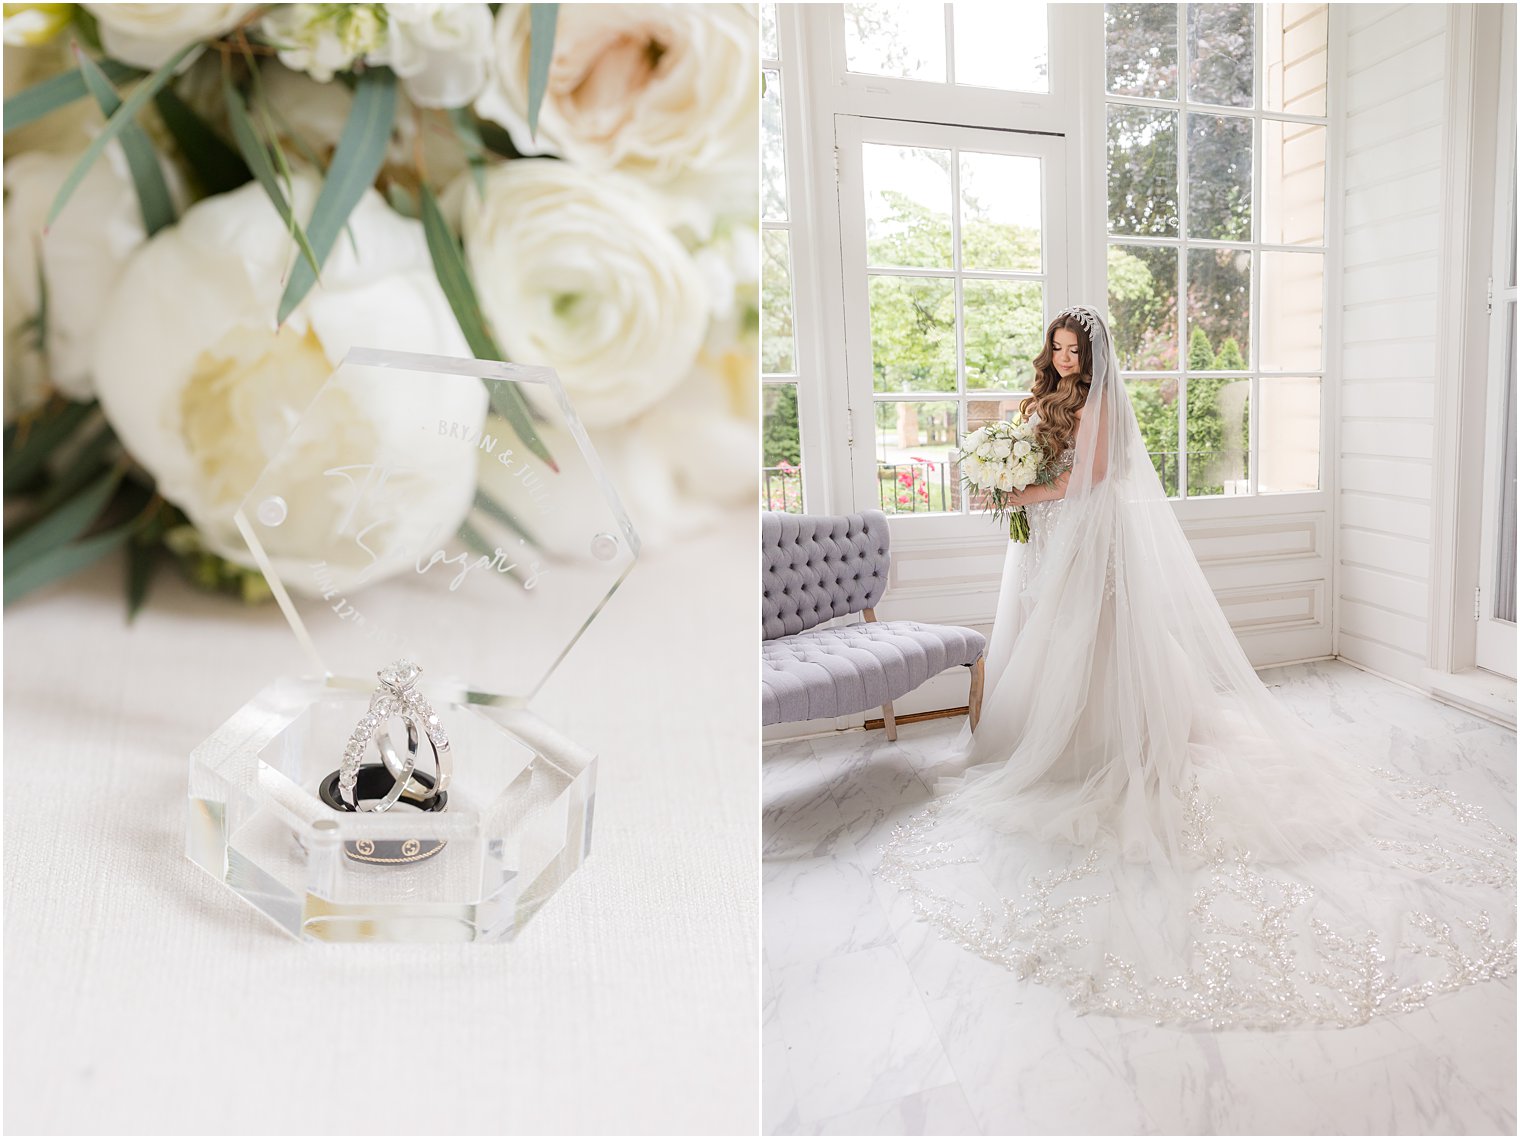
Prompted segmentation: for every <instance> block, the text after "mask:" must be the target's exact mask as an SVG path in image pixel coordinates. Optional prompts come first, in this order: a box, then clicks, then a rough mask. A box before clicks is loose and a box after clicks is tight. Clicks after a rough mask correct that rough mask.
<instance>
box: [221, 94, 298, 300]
mask: <svg viewBox="0 0 1520 1139" xmlns="http://www.w3.org/2000/svg"><path fill="white" fill-rule="evenodd" d="M222 101H223V102H224V103H226V105H227V121H228V122H230V123H231V124H232V138H233V141H234V142H236V143H237V146H238V150H239V151H241V152H242V155H243V161H244V162H246V163H247V164H248V170H249V172H250V173H251V174H252V175H253V177H254V178H255V180H257V182H258V184H259V185H260V186H262V187H263V188H264V193H265V194H267V195H268V197H269V200H270V202H272V203H273V204H274V208H275V212H276V213H278V214H279V215H280V220H281V221H283V222H284V223H285V228H286V229H287V230H289V231H290V235H291V237H292V238H293V239H294V240H295V243H296V246H297V247H298V248H299V249H300V250H301V256H303V257H305V258H306V261H307V263H308V264H310V265H311V267H312V271H313V272H314V273H315V271H316V269H317V267H318V261H317V254H316V251H315V250H314V249H312V247H311V242H310V240H308V238H307V236H306V230H305V229H304V228H303V227H302V226H301V221H300V219H299V218H297V217H296V215H295V211H294V210H293V209H291V206H290V202H289V201H288V200H287V199H286V197H285V191H284V190H282V189H280V178H279V175H278V174H276V173H275V168H274V165H273V163H271V162H270V160H269V151H268V150H266V149H265V147H264V144H263V142H262V141H261V140H260V139H259V134H258V131H256V130H255V129H254V126H253V120H252V119H251V118H249V117H248V108H247V107H246V106H245V105H244V103H243V96H242V95H240V94H239V93H238V89H237V88H236V87H234V86H233V85H232V81H231V80H230V79H228V78H227V77H225V76H224V77H223V79H222Z"/></svg>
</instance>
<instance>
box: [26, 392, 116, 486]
mask: <svg viewBox="0 0 1520 1139" xmlns="http://www.w3.org/2000/svg"><path fill="white" fill-rule="evenodd" d="M94 410H95V404H94V403H93V402H91V403H66V404H64V405H63V407H62V408H61V409H59V410H58V411H55V412H53V413H52V414H50V415H45V416H41V417H39V418H38V419H37V420H36V421H35V422H34V423H32V424H30V425H29V426H28V427H27V428H26V429H25V431H24V432H23V431H18V432H17V434H16V439H17V440H18V441H17V442H13V444H12V446H11V448H10V449H9V450H7V451H6V453H5V467H4V470H5V490H6V493H7V494H9V493H12V492H14V491H16V490H19V489H21V488H22V487H23V486H25V485H26V484H27V483H28V482H30V481H31V479H32V478H33V477H34V476H35V475H37V474H38V473H40V472H41V470H42V468H43V466H44V465H45V464H46V463H47V461H48V458H49V457H50V456H51V455H52V454H53V449H54V448H55V447H57V446H59V445H60V444H61V443H62V442H63V441H64V440H65V439H67V438H68V437H69V436H70V435H72V434H73V433H74V430H75V428H77V427H78V426H79V425H80V424H82V423H83V422H84V421H85V420H86V419H88V418H89V416H90V413H91V412H92V411H94Z"/></svg>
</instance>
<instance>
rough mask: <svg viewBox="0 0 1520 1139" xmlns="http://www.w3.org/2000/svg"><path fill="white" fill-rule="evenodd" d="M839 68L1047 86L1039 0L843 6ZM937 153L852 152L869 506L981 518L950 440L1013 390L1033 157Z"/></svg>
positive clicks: (1018, 396)
mask: <svg viewBox="0 0 1520 1139" xmlns="http://www.w3.org/2000/svg"><path fill="white" fill-rule="evenodd" d="M844 33H845V35H844V40H845V64H846V67H847V69H848V70H849V71H852V72H856V73H860V74H869V75H881V76H887V77H893V78H901V79H910V80H916V81H919V82H923V83H935V84H949V85H952V86H958V87H983V88H989V89H996V90H1001V91H1021V92H1033V93H1045V92H1048V91H1049V90H1050V62H1049V42H1050V40H1049V19H1048V15H1047V11H1046V6H1045V5H1044V4H1008V5H970V4H968V5H952V4H943V5H940V4H922V3H913V2H905V0H896V2H889V3H855V4H845V5H844ZM971 133H972V135H974V136H975V138H967V139H966V141H965V142H964V143H962V142H961V141H959V139H960V138H962V137H964V136H957V135H956V133H955V131H954V130H953V129H951V128H948V127H947V128H943V129H941V130H940V131H939V135H938V136H937V138H942V139H943V142H944V145H921V146H912V145H897V144H886V143H871V142H868V143H866V144H864V146H863V147H862V152H861V175H862V181H863V189H864V193H865V220H866V233H865V236H866V248H865V255H866V262H867V270H866V272H867V282H868V290H869V301H870V323H871V363H872V373H873V375H872V379H873V389H874V390H873V402H874V409H875V423H874V448H875V451H876V480H875V483H876V494H875V499H876V500H875V501H874V502H873V503H872V505H874V506H879V507H880V508H881V509H882V510H884V511H886V512H887V513H889V514H946V513H963V512H966V511H968V510H974V509H980V508H981V507H982V505H983V504H982V503H980V502H979V501H973V500H972V498H971V497H969V496H967V495H966V494H965V492H964V490H963V487H962V484H961V481H960V472H959V468H958V465H957V463H956V453H957V441H958V439H959V437H960V435H961V433H962V432H965V431H971V430H974V429H975V428H977V427H978V426H980V425H981V424H983V423H985V422H987V421H989V420H998V419H1005V418H1007V417H1008V416H1009V415H1011V414H1012V412H1013V411H1014V410H1016V409H1017V407H1018V405H1019V403H1020V402H1021V400H1022V399H1023V397H1024V396H1025V395H1026V394H1028V393H1027V385H1028V382H1029V378H1030V377H1029V372H1030V368H1029V361H1030V360H1031V359H1033V357H1034V356H1035V355H1036V354H1037V353H1038V352H1039V350H1040V343H1041V337H1042V334H1043V330H1044V324H1045V310H1046V308H1047V307H1048V305H1047V293H1048V288H1047V285H1048V277H1049V272H1048V267H1047V265H1046V253H1047V250H1046V248H1045V237H1046V234H1045V230H1044V226H1043V224H1042V221H1043V218H1044V215H1045V213H1046V212H1047V211H1046V206H1045V201H1044V193H1045V188H1046V186H1047V178H1048V176H1049V172H1045V171H1042V163H1043V162H1045V161H1047V159H1046V158H1043V157H1042V156H1041V155H1040V154H1038V153H1017V152H999V151H998V150H995V149H992V146H991V145H990V144H992V143H993V142H994V141H996V142H1000V143H1003V144H1004V145H1005V146H1007V147H1009V148H1010V150H1012V151H1017V149H1018V148H1017V146H1016V145H1015V144H1014V143H1012V142H1010V141H1009V137H1011V136H998V135H995V134H991V133H989V132H980V134H977V132H971Z"/></svg>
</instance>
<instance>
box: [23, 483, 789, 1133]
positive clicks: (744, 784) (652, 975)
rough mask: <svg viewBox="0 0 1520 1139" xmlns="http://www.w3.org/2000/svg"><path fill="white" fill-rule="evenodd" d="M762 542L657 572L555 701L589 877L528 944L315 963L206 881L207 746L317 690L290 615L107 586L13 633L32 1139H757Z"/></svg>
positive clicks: (639, 586)
mask: <svg viewBox="0 0 1520 1139" xmlns="http://www.w3.org/2000/svg"><path fill="white" fill-rule="evenodd" d="M757 544H758V543H757V530H756V523H755V520H754V515H753V513H751V512H750V511H748V510H745V511H743V512H742V513H741V514H737V515H735V516H734V517H732V518H731V519H728V520H726V521H725V522H724V523H723V524H722V525H721V526H719V527H717V528H715V529H714V530H712V531H709V532H707V533H705V534H704V535H702V536H701V537H700V538H697V539H692V540H689V541H687V542H685V543H683V544H681V545H680V546H677V547H671V548H668V549H666V550H663V551H659V552H657V553H655V554H651V555H649V556H647V557H646V558H645V559H644V560H643V561H642V562H641V563H640V564H639V565H638V566H637V567H636V568H635V569H634V571H633V573H632V575H631V576H630V577H629V579H628V581H627V582H626V583H625V584H624V586H623V588H622V589H621V590H620V591H619V593H618V594H617V595H616V596H614V598H613V599H612V601H611V602H609V604H608V605H607V607H606V609H605V610H604V611H603V613H602V615H601V616H600V618H599V619H598V620H597V621H596V622H595V623H594V624H593V625H592V626H591V628H590V629H589V631H588V632H587V633H586V634H585V636H584V637H583V638H582V639H581V641H580V642H579V643H578V644H577V645H576V646H575V648H574V649H573V650H572V651H571V653H570V654H569V656H568V657H567V658H566V659H565V661H564V662H563V664H562V665H561V667H560V669H559V671H558V672H557V673H556V674H555V675H554V676H553V677H552V678H551V679H550V681H549V682H548V684H547V685H546V686H545V688H544V689H543V691H542V692H541V693H540V695H539V697H538V698H537V699H536V700H535V701H534V704H533V707H534V710H535V711H536V712H538V713H539V714H540V715H541V716H542V717H543V718H544V719H545V720H547V721H548V722H549V723H550V724H551V725H553V726H555V727H557V728H558V729H560V730H561V731H563V732H564V733H565V734H566V735H568V736H569V737H570V738H572V739H573V740H575V741H576V742H578V743H580V744H583V745H585V746H586V747H588V748H590V749H592V750H593V751H595V752H596V753H597V754H598V755H599V756H600V757H601V765H600V773H599V778H598V784H597V806H596V821H595V833H594V837H593V841H592V848H591V857H590V859H589V860H588V861H587V862H586V864H585V865H584V866H582V867H581V869H580V870H578V871H577V872H576V873H575V874H574V875H573V876H572V877H571V879H570V880H569V881H568V882H567V883H566V884H565V886H564V887H562V889H561V890H560V891H559V893H558V894H556V895H555V896H554V897H553V898H551V899H550V901H549V902H548V904H547V905H545V906H544V908H543V909H542V910H541V911H540V912H539V913H538V914H537V915H536V916H535V917H534V918H533V919H532V920H531V921H530V922H529V923H528V924H527V926H526V927H525V929H524V930H523V932H522V933H521V934H519V935H518V937H517V938H516V939H515V940H514V941H512V942H509V943H506V944H501V945H449V946H390V945H387V946H366V945H320V944H314V943H300V942H297V941H295V940H293V939H291V938H289V937H288V936H287V935H285V934H284V933H282V932H280V931H279V929H277V928H276V927H275V925H274V924H273V923H272V922H270V921H269V920H268V919H267V918H265V917H263V916H262V915H261V914H259V913H257V912H256V911H254V910H253V909H252V908H250V907H249V906H247V905H246V904H244V903H243V902H242V901H241V900H239V899H238V898H237V897H235V896H234V895H233V894H232V893H231V892H230V891H228V890H227V889H225V888H224V887H223V886H221V885H220V884H219V883H217V882H215V881H214V880H213V879H211V878H210V877H209V876H208V875H207V874H205V873H204V872H203V871H202V870H200V869H199V868H198V867H196V866H194V865H193V864H192V863H190V862H189V861H188V860H187V859H186V858H185V855H184V846H185V809H186V778H187V770H188V767H187V765H188V757H189V753H190V750H191V748H192V747H194V746H195V744H196V743H198V742H199V741H200V740H201V739H202V738H204V737H205V736H207V735H209V734H210V733H211V732H212V731H213V730H214V729H215V728H216V727H217V726H218V725H220V724H221V723H222V722H223V721H224V720H225V719H226V718H227V717H228V716H230V715H231V714H232V713H233V712H234V711H235V710H236V709H237V708H238V707H240V706H241V705H242V704H243V703H244V702H245V701H246V700H247V699H249V698H250V697H251V696H252V695H253V694H254V693H255V692H256V691H257V690H258V689H259V688H260V687H261V686H262V685H263V684H264V683H265V682H266V681H267V680H269V679H271V678H272V677H274V676H276V675H278V674H282V673H285V674H290V673H300V672H302V671H305V668H304V662H303V660H302V658H301V657H300V655H299V652H298V650H297V647H296V642H295V639H294V638H293V637H292V635H291V633H290V630H289V628H288V626H287V625H286V624H285V622H284V619H283V618H282V617H281V615H280V613H279V611H278V609H277V608H276V607H274V606H273V605H268V606H264V607H259V608H253V609H249V608H245V607H243V606H241V605H240V604H239V603H237V602H235V601H229V600H225V599H221V598H216V597H210V596H206V595H204V594H200V593H198V592H196V591H195V590H193V589H191V588H190V587H188V586H187V585H185V584H184V583H183V582H182V581H181V580H180V579H179V577H178V575H177V574H176V573H175V572H174V571H173V570H172V569H165V570H164V571H163V572H162V574H161V575H160V577H159V579H158V581H157V582H156V583H155V586H154V592H153V594H152V596H151V598H150V600H149V603H148V606H147V608H146V609H145V610H144V612H143V613H142V614H141V615H140V616H139V618H138V620H137V622H136V624H135V625H134V626H131V627H128V626H127V624H126V621H125V616H124V605H123V601H122V586H121V575H122V567H121V566H120V564H118V563H116V562H115V561H111V562H108V563H106V564H103V565H101V566H98V567H96V568H95V569H93V570H91V571H89V572H87V573H86V574H84V575H82V576H80V577H78V578H76V579H74V580H72V581H70V582H67V583H65V584H63V585H61V586H58V587H54V588H51V589H49V590H48V591H47V592H46V593H38V594H35V595H33V596H31V597H28V598H26V599H24V600H23V601H22V602H20V603H19V604H17V605H16V606H14V607H12V609H11V610H9V611H7V613H6V618H5V722H4V743H5V752H4V777H5V781H4V797H5V804H4V816H5V836H4V852H5V998H6V999H5V1093H6V1094H5V1127H6V1131H7V1132H8V1133H12V1134H14V1133H20V1132H41V1133H65V1132H96V1133H101V1132H104V1133H112V1132H124V1133H160V1134H163V1133H170V1134H176V1133H189V1132H202V1133H207V1132H209V1133H225V1132H236V1133H249V1132H272V1133H293V1132H294V1133H312V1132H316V1133H321V1132H333V1133H361V1132H376V1133H416V1134H429V1133H433V1134H440V1133H441V1134H455V1133H520V1132H549V1133H575V1132H609V1131H610V1132H642V1133H650V1132H663V1133H690V1132H706V1133H718V1134H725V1133H750V1134H753V1133H755V1131H756V1130H757V1128H758V1107H757V1105H758V1080H759V1075H758V1073H759V1059H758V1055H759V1051H758V1023H759V1021H758V1007H757V1001H758V991H759V989H758V983H757V972H758V957H759V953H758V880H759V878H758V866H759V840H758V828H759V810H758V757H759V727H758V724H759V715H758V700H757V693H758V691H759V683H758V680H759V677H758V671H759V669H758V657H757V655H756V653H755V641H756V625H757V616H758V613H757V611H758V608H759V603H758V599H757V585H756V583H757V579H758V578H757V570H756V567H757V565H758V559H757Z"/></svg>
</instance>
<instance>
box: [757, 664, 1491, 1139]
mask: <svg viewBox="0 0 1520 1139" xmlns="http://www.w3.org/2000/svg"><path fill="white" fill-rule="evenodd" d="M1261 677H1262V680H1263V681H1264V682H1265V683H1266V684H1268V685H1269V686H1270V687H1271V688H1272V689H1273V690H1274V691H1275V692H1276V693H1277V694H1278V696H1279V697H1280V698H1281V699H1283V700H1285V701H1287V702H1288V703H1289V704H1291V705H1292V706H1293V708H1294V710H1295V711H1297V712H1298V714H1299V715H1300V716H1302V717H1303V718H1304V719H1305V720H1307V721H1309V722H1310V723H1312V724H1315V725H1316V726H1318V727H1320V728H1321V729H1322V730H1323V731H1325V732H1326V733H1328V734H1330V735H1331V736H1333V737H1335V738H1338V739H1341V740H1343V741H1344V742H1345V745H1346V746H1347V747H1348V748H1350V749H1352V750H1354V751H1356V752H1357V753H1358V754H1362V755H1365V756H1366V757H1368V758H1369V759H1371V760H1374V761H1377V762H1381V763H1386V764H1387V765H1388V766H1391V767H1395V768H1398V769H1401V770H1405V771H1410V772H1416V771H1417V772H1421V773H1423V774H1426V775H1428V776H1431V777H1434V778H1435V779H1437V780H1439V781H1440V782H1442V783H1443V784H1444V785H1446V786H1448V787H1450V788H1451V789H1452V790H1455V791H1457V792H1458V793H1459V794H1461V796H1462V797H1463V798H1465V799H1468V800H1469V801H1471V802H1475V803H1479V804H1481V805H1483V806H1484V807H1486V808H1487V809H1488V810H1489V811H1490V812H1491V817H1493V818H1494V819H1496V820H1497V821H1500V822H1501V823H1503V824H1504V825H1506V826H1512V825H1513V823H1514V817H1515V765H1516V751H1515V733H1514V732H1513V731H1510V730H1508V729H1506V728H1502V727H1499V726H1497V725H1495V724H1492V723H1490V722H1488V721H1486V720H1483V719H1481V718H1479V717H1476V716H1473V715H1470V714H1468V713H1466V712H1463V711H1461V710H1458V709H1456V708H1452V707H1449V706H1447V705H1444V704H1441V703H1439V702H1437V701H1434V700H1430V699H1426V698H1423V697H1421V696H1419V695H1417V694H1415V693H1412V692H1411V691H1410V690H1409V689H1406V688H1403V687H1401V686H1399V685H1397V684H1393V683H1391V682H1389V681H1386V680H1383V679H1381V678H1379V677H1377V676H1373V675H1372V674H1370V673H1366V672H1363V671H1361V670H1359V669H1357V668H1355V667H1353V666H1351V665H1349V664H1346V663H1344V662H1341V661H1318V662H1314V663H1310V664H1303V665H1293V666H1289V667H1284V668H1275V669H1267V670H1264V671H1263V672H1262V673H1261ZM961 725H962V720H960V719H958V718H957V719H953V720H933V721H926V722H923V723H918V724H909V725H903V726H902V727H901V728H900V730H899V738H898V740H897V741H896V742H895V743H892V742H889V741H888V740H887V739H886V737H885V736H884V735H883V734H882V733H881V732H880V731H873V732H859V731H856V732H843V733H840V734H839V735H838V736H837V737H832V738H819V739H810V740H799V741H792V742H785V743H778V744H773V745H770V746H768V747H767V748H766V749H765V752H764V761H763V762H764V774H763V787H764V801H765V807H764V839H763V841H764V859H765V861H764V870H763V905H764V911H763V925H764V954H763V964H762V968H763V971H764V994H765V995H764V1011H763V1084H764V1088H763V1107H762V1110H763V1119H762V1128H763V1130H764V1131H765V1133H767V1134H865V1135H870V1134H883V1135H888V1134H924V1135H930V1134H951V1135H954V1134H988V1135H997V1134H1117V1135H1128V1134H1274V1133H1275V1134H1341V1135H1349V1134H1355V1135H1368V1134H1382V1135H1386V1134H1421V1135H1433V1134H1448V1135H1449V1134H1510V1135H1513V1134H1515V1121H1516V1116H1515V1071H1516V1068H1515V1061H1516V1057H1515V992H1516V990H1515V984H1514V980H1513V978H1511V979H1509V980H1507V981H1504V982H1490V983H1488V984H1485V985H1481V986H1477V987H1474V988H1469V989H1466V990H1463V991H1460V992H1457V993H1453V994H1449V995H1447V996H1444V997H1439V998H1436V999H1435V1000H1433V1001H1432V1002H1431V1003H1430V1005H1429V1006H1427V1007H1426V1008H1424V1009H1421V1010H1419V1011H1417V1012H1414V1013H1410V1014H1407V1015H1404V1016H1400V1017H1396V1018H1391V1019H1385V1020H1381V1021H1375V1022H1373V1023H1371V1024H1368V1025H1363V1026H1360V1027H1357V1028H1351V1029H1339V1030H1334V1029H1332V1030H1303V1031H1292V1032H1277V1033H1262V1032H1248V1031H1231V1032H1213V1033H1209V1032H1180V1031H1177V1030H1175V1029H1167V1028H1160V1027H1156V1026H1152V1025H1147V1024H1138V1023H1136V1022H1133V1021H1124V1020H1116V1019H1114V1018H1110V1017H1100V1016H1090V1017H1079V1016H1077V1015H1076V1014H1075V1013H1074V1012H1072V1011H1071V1009H1070V1008H1069V1007H1068V1006H1067V1005H1066V1003H1065V1001H1064V999H1062V998H1061V997H1060V996H1058V995H1056V994H1054V993H1052V992H1050V991H1049V990H1047V989H1045V988H1043V987H1042V986H1039V985H1034V984H1030V983H1027V982H1021V981H1019V980H1018V979H1017V978H1015V977H1014V976H1013V975H1012V974H1010V973H1008V972H1006V971H1005V970H1003V969H1001V968H999V967H998V966H995V965H992V964H990V963H988V962H986V961H983V960H982V959H981V958H978V957H976V956H974V955H972V954H970V953H967V952H965V951H963V950H961V949H958V948H956V947H955V946H953V945H950V944H949V943H947V942H944V941H942V940H940V939H939V937H938V936H937V935H936V934H935V933H934V932H933V931H932V930H931V929H930V927H928V926H927V925H925V924H923V923H920V922H917V921H915V920H914V919H913V916H912V911H911V907H910V906H909V905H908V904H907V902H906V900H905V899H903V898H902V897H901V896H899V895H898V894H897V892H896V891H895V890H893V889H892V888H891V887H889V886H886V885H885V884H883V883H881V882H879V881H877V880H875V879H874V878H873V877H872V875H871V871H872V870H873V869H874V868H875V866H876V863H877V861H878V860H879V857H880V847H881V844H882V843H883V842H884V841H885V840H886V838H887V837H888V835H889V833H890V831H891V828H892V826H893V825H894V824H895V823H897V822H898V821H900V820H901V819H903V818H905V817H906V816H908V815H909V814H912V813H913V812H914V811H915V810H916V809H917V808H918V807H919V806H921V805H922V804H923V803H924V802H926V801H927V800H928V799H929V798H930V790H929V789H930V787H932V785H933V783H934V780H935V778H936V777H937V775H938V774H939V772H940V768H941V761H940V760H938V759H937V757H938V756H942V755H943V753H944V751H945V748H946V745H947V744H948V743H949V741H950V740H951V739H952V738H953V737H954V735H955V734H956V733H957V732H958V731H959V730H960V729H961Z"/></svg>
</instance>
